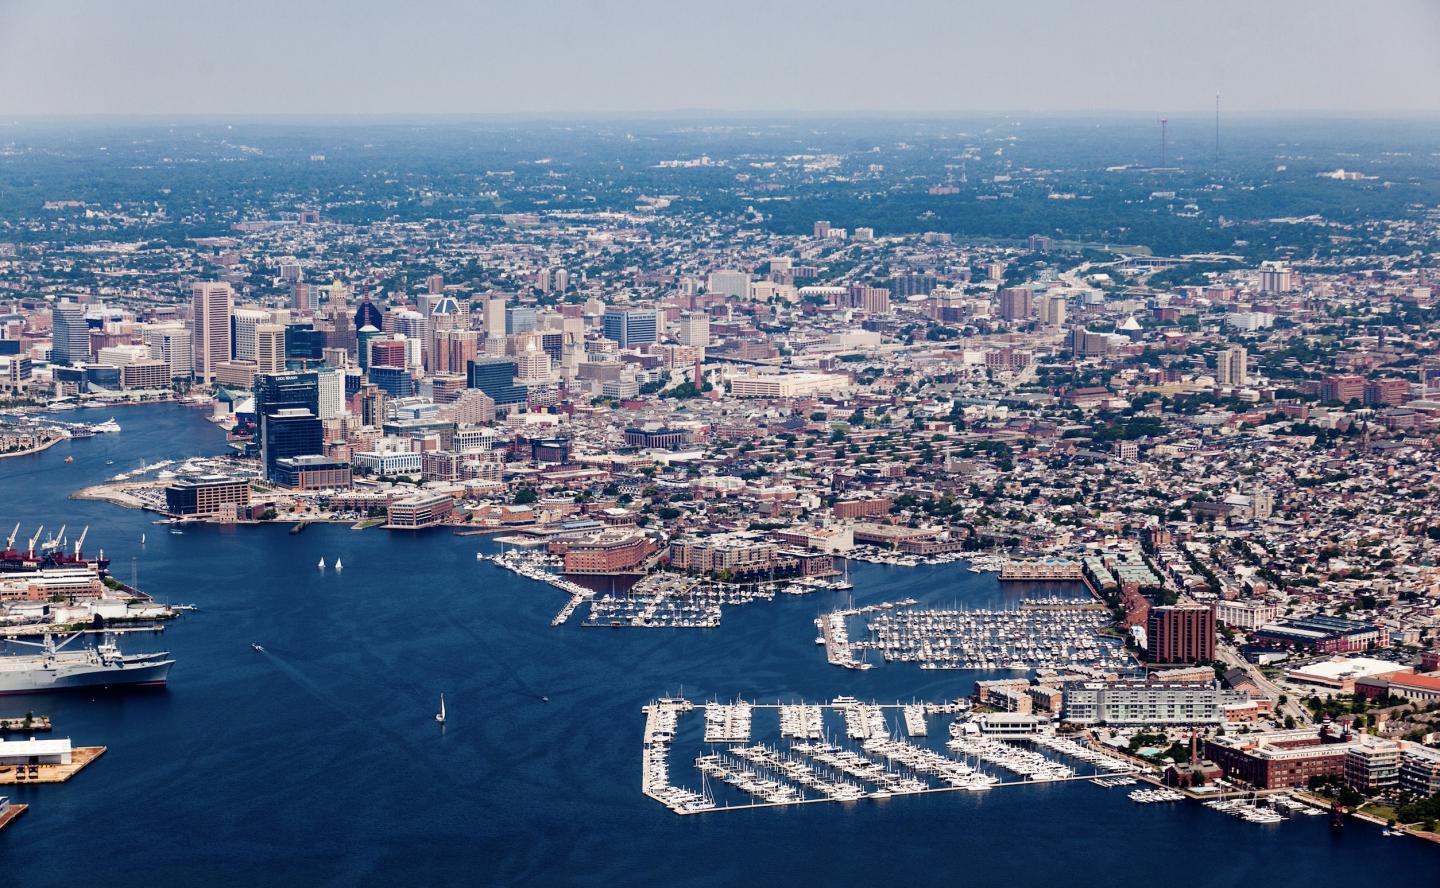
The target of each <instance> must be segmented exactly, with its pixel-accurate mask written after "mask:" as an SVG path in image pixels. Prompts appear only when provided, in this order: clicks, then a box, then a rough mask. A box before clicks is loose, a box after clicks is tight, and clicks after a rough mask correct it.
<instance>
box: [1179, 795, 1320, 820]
mask: <svg viewBox="0 0 1440 888" xmlns="http://www.w3.org/2000/svg"><path fill="white" fill-rule="evenodd" d="M1262 802H1265V803H1268V804H1261V803H1262ZM1205 807H1207V808H1209V809H1211V810H1212V811H1219V812H1221V813H1222V814H1229V815H1230V816H1231V817H1238V818H1240V819H1241V820H1244V821H1246V822H1247V823H1282V822H1284V820H1285V819H1286V816H1287V815H1291V814H1311V815H1319V814H1324V813H1325V812H1324V811H1321V810H1320V809H1319V808H1315V807H1312V806H1310V805H1307V804H1305V803H1304V802H1301V801H1298V800H1296V799H1295V798H1293V797H1291V796H1288V795H1284V794H1280V795H1272V796H1270V797H1268V798H1265V799H1254V800H1248V799H1243V798H1239V799H1213V800H1211V801H1208V802H1206V803H1205Z"/></svg>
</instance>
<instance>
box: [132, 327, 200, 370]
mask: <svg viewBox="0 0 1440 888" xmlns="http://www.w3.org/2000/svg"><path fill="white" fill-rule="evenodd" d="M144 333H145V344H146V345H148V346H150V356H151V357H152V358H155V359H157V360H161V361H166V362H168V363H169V364H170V372H171V373H173V374H174V375H176V376H189V375H190V374H191V373H193V372H195V350H194V339H193V335H192V333H191V331H190V329H189V328H187V327H186V326H185V325H184V324H182V323H180V322H179V321H172V322H170V323H164V324H152V325H150V326H148V327H146V328H145V330H144Z"/></svg>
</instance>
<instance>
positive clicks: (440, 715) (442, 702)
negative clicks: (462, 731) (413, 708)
mask: <svg viewBox="0 0 1440 888" xmlns="http://www.w3.org/2000/svg"><path fill="white" fill-rule="evenodd" d="M435 720H436V721H437V722H439V723H440V724H442V725H443V724H445V692H444V691H441V692H440V711H439V712H437V713H435Z"/></svg>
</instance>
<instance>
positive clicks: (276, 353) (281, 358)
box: [254, 324, 285, 373]
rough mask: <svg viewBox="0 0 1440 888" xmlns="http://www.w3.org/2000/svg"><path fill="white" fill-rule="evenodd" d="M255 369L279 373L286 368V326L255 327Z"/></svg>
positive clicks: (261, 325)
mask: <svg viewBox="0 0 1440 888" xmlns="http://www.w3.org/2000/svg"><path fill="white" fill-rule="evenodd" d="M254 360H255V371H256V372H257V373H279V372H281V371H282V370H284V369H285V328H284V327H283V326H281V325H280V324H257V325H256V327H255V358H254Z"/></svg>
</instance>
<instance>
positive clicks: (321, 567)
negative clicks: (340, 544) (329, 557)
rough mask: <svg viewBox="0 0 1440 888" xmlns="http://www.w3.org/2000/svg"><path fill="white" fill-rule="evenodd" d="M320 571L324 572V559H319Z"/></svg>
mask: <svg viewBox="0 0 1440 888" xmlns="http://www.w3.org/2000/svg"><path fill="white" fill-rule="evenodd" d="M320 569H321V570H324V569H325V559H324V558H321V559H320Z"/></svg>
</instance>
